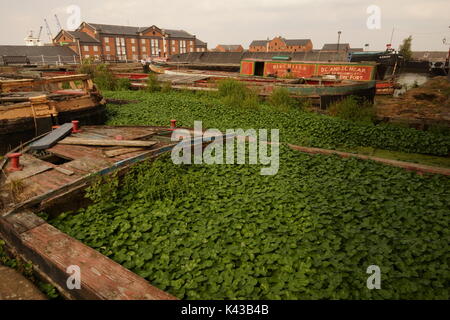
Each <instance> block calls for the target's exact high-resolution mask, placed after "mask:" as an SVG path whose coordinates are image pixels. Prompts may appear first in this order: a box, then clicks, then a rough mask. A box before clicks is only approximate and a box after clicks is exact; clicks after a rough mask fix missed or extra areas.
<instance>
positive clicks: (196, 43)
mask: <svg viewBox="0 0 450 320" xmlns="http://www.w3.org/2000/svg"><path fill="white" fill-rule="evenodd" d="M195 45H196V46H206V45H207V43H206V42H203V41H202V40H200V39H195Z"/></svg>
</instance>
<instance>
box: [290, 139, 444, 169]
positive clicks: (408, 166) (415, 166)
mask: <svg viewBox="0 0 450 320" xmlns="http://www.w3.org/2000/svg"><path fill="white" fill-rule="evenodd" d="M288 146H289V147H290V148H291V149H293V150H298V151H301V152H306V153H310V154H325V155H338V156H340V157H342V158H350V157H354V158H359V159H362V160H372V161H376V162H381V163H384V164H387V165H390V166H393V167H399V168H403V169H406V170H409V171H415V172H417V173H433V174H442V175H445V176H450V169H448V168H442V167H433V166H427V165H423V164H416V163H411V162H406V161H398V160H391V159H385V158H379V157H372V156H366V155H362V154H357V153H348V152H341V151H336V150H328V149H320V148H309V147H302V146H296V145H293V144H288Z"/></svg>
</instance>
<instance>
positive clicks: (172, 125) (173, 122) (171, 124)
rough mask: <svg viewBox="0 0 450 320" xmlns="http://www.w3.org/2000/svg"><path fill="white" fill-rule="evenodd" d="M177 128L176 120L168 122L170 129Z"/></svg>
mask: <svg viewBox="0 0 450 320" xmlns="http://www.w3.org/2000/svg"><path fill="white" fill-rule="evenodd" d="M176 127H177V120H170V129H175V128H176Z"/></svg>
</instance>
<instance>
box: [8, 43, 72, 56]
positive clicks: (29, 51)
mask: <svg viewBox="0 0 450 320" xmlns="http://www.w3.org/2000/svg"><path fill="white" fill-rule="evenodd" d="M41 55H43V56H58V55H60V56H74V55H77V54H76V53H75V52H74V51H72V50H71V49H69V48H68V47H63V46H4V45H0V56H29V57H31V56H41Z"/></svg>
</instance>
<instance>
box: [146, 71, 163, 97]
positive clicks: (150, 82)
mask: <svg viewBox="0 0 450 320" xmlns="http://www.w3.org/2000/svg"><path fill="white" fill-rule="evenodd" d="M145 89H146V90H147V91H148V92H158V91H161V83H160V82H159V80H158V76H157V75H156V74H154V73H150V74H149V75H148V79H147V87H146V88H145Z"/></svg>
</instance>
